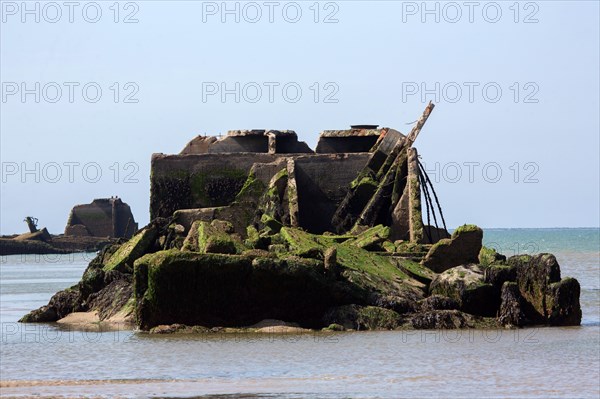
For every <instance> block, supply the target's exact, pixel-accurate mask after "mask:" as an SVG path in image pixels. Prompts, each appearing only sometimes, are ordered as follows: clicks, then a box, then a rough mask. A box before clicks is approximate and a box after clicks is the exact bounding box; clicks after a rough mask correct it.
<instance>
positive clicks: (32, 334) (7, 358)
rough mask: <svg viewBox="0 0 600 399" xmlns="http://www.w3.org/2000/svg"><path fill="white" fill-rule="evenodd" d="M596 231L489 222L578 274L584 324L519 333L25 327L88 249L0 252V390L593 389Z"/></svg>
mask: <svg viewBox="0 0 600 399" xmlns="http://www.w3.org/2000/svg"><path fill="white" fill-rule="evenodd" d="M598 237H599V234H598V229H549V230H531V229H523V230H506V229H503V230H490V231H487V230H486V236H485V239H484V241H485V242H486V244H488V245H490V243H495V244H496V245H499V246H504V247H506V248H508V246H509V245H511V244H514V243H518V244H519V245H523V243H525V244H526V243H529V242H535V243H537V244H538V248H539V250H538V251H536V252H553V253H555V254H556V255H557V258H558V261H559V263H560V264H561V269H562V275H563V276H573V277H576V278H577V279H578V280H579V281H580V283H581V286H582V295H581V303H582V308H583V323H582V326H581V327H568V328H531V329H523V330H490V331H482V330H470V331H467V330H464V331H390V332H360V333H334V334H322V333H305V334H300V335H298V334H294V335H257V334H227V335H226V334H213V335H188V336H181V335H179V336H150V335H147V334H143V333H137V332H133V331H126V330H121V331H119V330H117V331H106V332H91V331H90V332H84V331H76V330H73V329H69V328H65V327H60V326H58V325H56V324H20V323H16V321H17V320H18V319H19V318H20V317H21V316H22V315H23V314H25V313H27V312H28V311H29V310H31V309H34V308H37V307H39V306H41V305H43V304H45V303H47V301H48V299H49V298H50V296H51V295H52V294H54V293H55V292H56V291H58V290H59V289H63V288H65V287H68V286H70V285H72V284H74V283H76V282H77V281H78V280H79V278H80V277H81V274H82V272H83V270H84V269H85V266H86V265H87V263H88V262H89V260H90V259H91V257H92V256H93V255H91V254H86V255H82V254H78V255H62V256H56V255H52V256H50V255H49V256H33V255H28V256H8V257H2V258H1V263H0V322H1V337H0V339H1V345H0V356H1V363H0V373H1V380H2V382H0V387H1V394H2V396H3V397H4V396H20V395H38V394H39V395H45V396H51V395H66V396H102V397H115V396H125V397H193V396H206V395H216V394H234V395H232V396H226V397H236V398H237V397H248V398H250V397H268V398H271V397H287V398H303V397H315V398H316V397H319V398H322V397H324V398H346V397H353V398H371V397H381V398H397V397H456V398H465V397H466V398H469V397H472V398H481V397H503V398H504V397H519V398H522V397H528V398H553V397H589V398H598V397H599V396H600V387H599V381H600V267H599V259H598V258H599V256H600V251H599V240H598ZM503 252H504V253H506V254H507V255H512V254H513V253H511V252H510V251H508V250H506V249H503ZM519 252H521V253H528V251H519ZM242 394H244V395H242ZM251 394H256V395H251ZM218 397H222V396H218Z"/></svg>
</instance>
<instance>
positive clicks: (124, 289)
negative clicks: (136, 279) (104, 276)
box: [87, 274, 133, 320]
mask: <svg viewBox="0 0 600 399" xmlns="http://www.w3.org/2000/svg"><path fill="white" fill-rule="evenodd" d="M107 281H110V282H109V283H108V284H107V285H106V286H105V287H103V288H102V289H101V290H100V291H98V292H96V293H94V294H91V295H90V296H89V297H88V299H87V306H88V308H89V310H95V311H97V312H98V316H99V317H100V320H105V319H108V318H109V317H111V316H113V315H115V314H116V313H118V312H119V311H120V310H121V309H123V307H124V306H125V304H127V302H128V301H129V299H130V298H131V297H132V294H133V284H132V276H131V275H130V274H128V275H126V274H120V276H117V275H113V276H112V279H109V280H107ZM132 310H133V309H132Z"/></svg>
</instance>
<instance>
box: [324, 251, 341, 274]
mask: <svg viewBox="0 0 600 399" xmlns="http://www.w3.org/2000/svg"><path fill="white" fill-rule="evenodd" d="M324 258H325V259H324V264H325V270H327V271H328V272H330V273H333V274H334V275H335V274H337V273H338V264H337V249H335V247H329V248H327V250H326V251H325V254H324Z"/></svg>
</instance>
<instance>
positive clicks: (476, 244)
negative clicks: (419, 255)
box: [422, 225, 483, 273]
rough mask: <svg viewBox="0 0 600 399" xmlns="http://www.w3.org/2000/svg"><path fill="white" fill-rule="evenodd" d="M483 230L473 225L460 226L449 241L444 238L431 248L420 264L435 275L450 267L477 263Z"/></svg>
mask: <svg viewBox="0 0 600 399" xmlns="http://www.w3.org/2000/svg"><path fill="white" fill-rule="evenodd" d="M482 240H483V230H481V229H480V228H479V227H477V226H475V225H464V226H460V227H459V228H458V229H456V231H454V233H452V237H451V238H450V239H447V238H444V239H442V240H440V241H438V242H437V243H435V244H433V245H432V246H431V249H430V250H429V252H428V253H427V255H426V256H425V259H423V262H422V264H423V265H424V266H426V267H428V268H430V269H431V270H433V271H434V272H436V273H441V272H443V271H445V270H448V269H450V268H452V267H456V266H460V265H465V264H469V263H478V262H479V252H480V251H481V246H482Z"/></svg>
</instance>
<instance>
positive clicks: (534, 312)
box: [507, 254, 560, 323]
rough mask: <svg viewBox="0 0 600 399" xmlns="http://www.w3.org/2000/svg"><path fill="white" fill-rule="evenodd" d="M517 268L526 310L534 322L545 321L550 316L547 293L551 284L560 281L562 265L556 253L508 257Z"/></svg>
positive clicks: (518, 282) (528, 316)
mask: <svg viewBox="0 0 600 399" xmlns="http://www.w3.org/2000/svg"><path fill="white" fill-rule="evenodd" d="M507 263H508V265H510V266H514V267H516V269H517V284H518V286H519V291H520V292H521V296H522V297H523V299H524V300H525V303H524V312H525V315H526V317H527V319H529V320H531V321H532V322H533V323H545V322H546V321H547V319H548V316H549V310H548V308H547V306H546V294H547V293H548V290H549V287H550V284H552V283H556V282H558V281H560V266H559V265H558V262H557V261H556V258H555V257H554V255H551V254H539V255H535V256H530V255H517V256H512V257H510V258H508V260H507Z"/></svg>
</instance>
